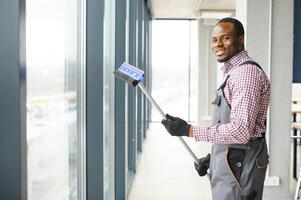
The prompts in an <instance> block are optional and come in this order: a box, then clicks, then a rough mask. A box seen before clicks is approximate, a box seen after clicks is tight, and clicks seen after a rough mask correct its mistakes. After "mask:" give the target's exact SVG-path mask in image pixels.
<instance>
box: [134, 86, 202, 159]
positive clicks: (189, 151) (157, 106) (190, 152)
mask: <svg viewBox="0 0 301 200" xmlns="http://www.w3.org/2000/svg"><path fill="white" fill-rule="evenodd" d="M138 87H139V88H140V89H141V90H142V92H143V93H144V94H145V96H146V97H147V98H148V99H149V100H150V102H151V103H152V105H153V106H154V107H155V109H156V110H157V111H158V112H159V113H160V115H161V117H162V118H163V119H166V116H165V114H164V112H163V111H162V109H161V108H160V107H159V105H158V104H157V103H156V101H155V100H154V99H153V97H152V96H151V95H150V94H149V92H148V90H147V89H146V88H145V87H144V85H143V84H142V83H141V82H139V83H138ZM178 139H179V140H180V142H181V143H182V144H183V146H184V147H185V149H186V150H187V151H188V153H189V154H190V155H191V157H192V158H193V159H194V160H195V161H198V158H197V157H196V155H195V154H194V153H193V151H192V150H191V149H190V148H189V146H188V145H187V143H186V142H185V141H184V139H183V138H182V137H178Z"/></svg>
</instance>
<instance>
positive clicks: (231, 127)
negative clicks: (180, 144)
mask: <svg viewBox="0 0 301 200" xmlns="http://www.w3.org/2000/svg"><path fill="white" fill-rule="evenodd" d="M212 50H213V51H214V53H215V56H216V59H217V61H218V62H223V63H224V66H223V67H222V71H223V74H224V78H225V80H224V82H223V83H222V84H221V86H220V87H219V88H218V89H217V91H216V98H215V99H214V101H213V102H212V103H213V105H214V106H215V107H216V108H215V112H214V115H213V125H212V126H209V127H205V126H201V125H196V126H192V125H190V124H188V123H187V122H186V121H184V120H182V119H180V118H177V117H172V116H170V115H168V114H167V115H166V117H167V119H166V120H162V124H163V125H164V126H165V128H166V129H167V131H168V132H169V133H170V134H171V135H173V136H189V137H194V138H195V139H196V141H204V142H210V143H212V144H213V145H212V149H211V156H210V167H209V170H210V172H209V177H210V183H211V187H212V196H213V200H244V199H245V200H253V199H255V200H260V199H262V192H263V183H264V179H265V173H266V167H267V165H268V162H269V161H268V153H267V146H266V141H265V131H266V116H267V109H268V105H269V100H270V81H269V79H268V78H267V76H266V75H265V73H264V71H263V70H262V69H261V67H260V66H259V65H258V64H257V63H256V62H254V61H253V60H252V59H251V58H250V57H249V56H248V53H247V51H246V50H245V48H244V28H243V26H242V24H241V23H240V22H239V21H238V20H236V19H234V18H224V19H221V20H220V21H218V22H217V24H216V26H215V28H214V30H213V33H212ZM204 159H205V160H209V159H208V158H203V159H200V160H199V162H198V163H195V167H196V170H197V171H198V173H199V174H200V175H204V174H205V173H203V172H204V171H202V170H203V167H204V166H202V165H204V163H203V161H204Z"/></svg>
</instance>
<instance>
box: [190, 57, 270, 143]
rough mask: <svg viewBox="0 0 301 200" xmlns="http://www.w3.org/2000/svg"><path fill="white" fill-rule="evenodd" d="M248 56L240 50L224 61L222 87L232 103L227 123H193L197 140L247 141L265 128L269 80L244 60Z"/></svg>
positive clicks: (218, 141) (257, 68)
mask: <svg viewBox="0 0 301 200" xmlns="http://www.w3.org/2000/svg"><path fill="white" fill-rule="evenodd" d="M249 60H251V58H250V57H249V56H248V53H247V51H242V52H240V53H238V54H237V55H235V56H233V57H232V58H231V59H230V60H228V61H227V62H225V63H224V66H223V67H222V70H223V73H224V77H227V76H228V75H230V77H229V79H228V81H227V84H226V86H225V88H224V93H225V96H226V99H227V101H228V103H229V104H230V105H231V113H230V123H228V124H220V123H217V124H214V125H212V126H209V127H205V126H201V125H198V126H192V128H193V136H194V138H195V139H196V141H206V142H211V143H223V144H230V143H247V142H248V141H249V140H254V139H256V138H257V137H261V136H262V133H264V132H265V129H266V127H265V120H266V116H267V110H268V106H269V101H270V81H269V79H268V77H267V76H266V75H265V73H264V72H263V71H262V70H261V69H260V68H259V67H257V66H256V65H253V64H244V65H241V66H239V65H240V64H242V63H243V62H245V61H249Z"/></svg>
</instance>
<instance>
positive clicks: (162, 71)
mask: <svg viewBox="0 0 301 200" xmlns="http://www.w3.org/2000/svg"><path fill="white" fill-rule="evenodd" d="M152 25H153V26H152V33H153V34H152V95H153V97H154V99H155V100H156V101H157V102H158V104H159V106H161V107H162V110H163V111H164V112H166V113H169V114H171V115H175V116H177V117H181V118H183V119H186V120H188V121H190V122H196V118H197V74H198V66H197V64H198V63H197V47H198V46H197V45H198V40H197V23H196V21H195V20H154V21H153V22H152ZM152 121H157V122H158V121H161V116H160V115H159V113H158V112H157V110H155V109H152Z"/></svg>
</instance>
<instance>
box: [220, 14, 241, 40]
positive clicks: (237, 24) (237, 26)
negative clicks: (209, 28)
mask: <svg viewBox="0 0 301 200" xmlns="http://www.w3.org/2000/svg"><path fill="white" fill-rule="evenodd" d="M223 22H229V23H231V24H233V25H234V30H235V33H236V35H237V36H241V35H243V36H244V35H245V31H244V27H243V25H242V23H241V22H240V21H239V20H237V19H235V18H232V17H226V18H223V19H220V20H219V21H218V22H217V24H220V23H223Z"/></svg>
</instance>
